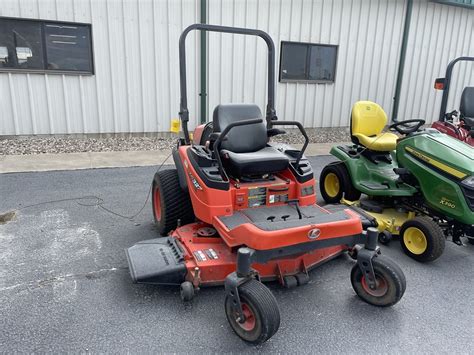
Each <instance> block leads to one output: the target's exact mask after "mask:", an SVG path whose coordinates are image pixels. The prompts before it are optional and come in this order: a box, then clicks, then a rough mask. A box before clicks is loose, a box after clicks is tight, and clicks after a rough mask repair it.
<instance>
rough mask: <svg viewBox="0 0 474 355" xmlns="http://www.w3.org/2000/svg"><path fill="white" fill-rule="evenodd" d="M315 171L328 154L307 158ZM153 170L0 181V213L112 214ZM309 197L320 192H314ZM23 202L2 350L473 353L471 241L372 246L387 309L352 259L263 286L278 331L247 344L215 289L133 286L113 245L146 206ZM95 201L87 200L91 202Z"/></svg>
mask: <svg viewBox="0 0 474 355" xmlns="http://www.w3.org/2000/svg"><path fill="white" fill-rule="evenodd" d="M310 161H311V164H312V166H313V169H314V170H315V176H316V177H318V176H319V174H320V171H321V169H322V167H323V166H325V165H326V164H328V163H329V162H330V161H332V158H331V157H328V156H325V157H324V156H318V157H310ZM155 171H156V166H149V167H136V168H116V169H85V170H77V171H52V172H40V173H21V174H3V175H2V176H0V196H1V198H0V212H5V211H9V210H13V209H16V208H21V207H24V206H25V205H32V204H38V203H44V202H46V201H51V200H63V199H66V198H77V197H83V196H90V195H97V196H98V197H101V198H103V199H104V205H105V206H106V207H108V208H110V209H112V210H113V211H116V212H118V213H121V214H123V215H133V214H134V213H136V212H137V211H138V210H139V209H140V208H141V207H142V206H143V202H144V201H145V198H146V195H147V193H148V191H149V187H150V182H151V180H152V178H153V174H154V173H155ZM316 191H318V190H316ZM80 202H81V203H83V205H79V204H78V203H77V202H75V201H63V202H58V203H47V204H42V205H36V206H34V207H30V208H25V209H22V210H20V211H19V212H18V214H17V216H16V218H15V220H13V221H12V222H9V223H7V224H3V225H2V224H0V244H1V247H0V319H1V322H0V349H1V351H2V352H5V353H25V352H26V353H32V352H36V353H45V352H52V353H87V352H91V353H138V354H142V353H145V354H148V353H153V354H154V353H185V354H194V353H197V354H201V353H238V354H240V353H272V354H273V353H283V354H319V353H321V354H341V353H343V354H434V353H436V354H468V353H472V352H473V349H474V340H473V337H472V335H473V324H474V312H473V311H472V310H473V307H474V298H473V297H472V289H473V282H472V275H473V274H474V245H470V244H467V245H464V246H462V247H460V246H457V245H454V244H453V243H450V242H448V243H447V245H446V250H445V253H444V254H443V255H442V256H441V257H440V258H439V259H438V260H436V261H435V262H433V263H426V264H423V263H418V262H416V261H415V260H413V259H411V258H409V257H408V256H406V255H405V254H404V253H403V251H402V250H401V248H400V243H399V242H398V241H396V240H394V241H393V242H392V243H390V245H388V246H385V245H382V246H381V249H382V253H383V254H384V255H387V256H389V257H391V258H392V259H394V260H396V262H397V263H398V264H399V265H400V267H401V268H402V269H403V271H404V272H405V275H406V277H407V290H406V293H405V296H404V297H403V299H402V300H401V301H400V302H399V303H398V304H396V305H395V306H394V307H390V308H377V307H373V306H370V305H368V304H366V303H364V302H363V301H361V300H360V299H359V298H358V297H357V296H356V295H355V293H354V291H353V290H352V287H351V283H350V279H349V275H350V270H351V267H352V265H353V261H352V260H351V259H350V258H348V257H347V256H343V257H340V258H337V259H335V260H333V261H331V262H329V263H327V264H324V265H322V266H321V267H318V268H316V269H315V270H313V271H312V272H311V273H310V278H311V279H310V282H309V284H308V285H305V286H302V287H297V288H295V289H291V290H286V289H283V288H282V287H280V286H279V285H278V284H276V283H271V284H269V287H270V289H271V290H272V292H273V294H274V295H275V297H276V299H277V301H278V304H279V307H280V312H281V327H280V329H279V331H278V333H277V334H275V336H274V337H273V338H272V339H270V341H268V342H267V343H265V344H263V345H261V346H258V347H254V346H250V345H248V344H246V343H244V342H242V341H241V340H240V339H239V338H237V336H235V335H234V334H233V333H232V330H231V329H230V327H229V325H228V322H227V320H226V317H225V314H224V290H223V287H215V288H207V289H205V288H203V289H202V290H201V292H199V294H198V296H197V297H196V298H195V299H194V300H193V302H191V303H190V304H183V303H182V302H181V300H180V298H179V288H178V287H159V286H152V285H135V284H133V283H132V280H131V278H130V275H129V272H128V270H127V260H126V256H125V252H124V249H125V248H127V247H130V246H131V245H133V244H134V243H136V242H138V241H140V240H145V239H150V238H155V237H156V236H157V232H156V229H155V228H154V225H153V217H152V212H151V211H152V209H151V205H150V201H149V202H148V205H147V206H146V208H145V209H144V210H143V213H142V214H140V215H139V216H138V217H137V218H135V219H134V221H129V220H128V219H124V218H119V217H118V216H115V215H111V214H108V213H106V212H105V211H104V210H102V209H98V208H97V207H95V206H93V205H92V206H89V207H88V206H84V204H89V201H80ZM93 203H94V200H92V201H90V204H93Z"/></svg>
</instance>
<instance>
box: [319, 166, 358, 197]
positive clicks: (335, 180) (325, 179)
mask: <svg viewBox="0 0 474 355" xmlns="http://www.w3.org/2000/svg"><path fill="white" fill-rule="evenodd" d="M319 190H320V191H321V196H322V197H323V199H324V201H326V203H339V202H340V201H341V199H342V197H343V196H344V198H345V199H346V200H349V201H356V200H358V199H359V198H360V195H361V193H360V191H358V190H357V189H356V188H355V187H354V185H352V181H351V177H350V176H349V172H348V171H347V168H346V166H345V165H344V163H343V162H335V163H331V164H329V165H326V166H325V167H324V169H323V171H322V172H321V177H320V180H319Z"/></svg>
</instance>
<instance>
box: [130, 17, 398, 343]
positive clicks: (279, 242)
mask: <svg viewBox="0 0 474 355" xmlns="http://www.w3.org/2000/svg"><path fill="white" fill-rule="evenodd" d="M191 30H204V31H214V32H226V33H233V34H244V35H254V36H259V37H261V38H263V39H264V40H265V42H266V44H267V46H268V103H267V110H266V124H265V122H264V120H263V119H262V114H261V111H260V109H259V107H258V106H256V105H252V104H227V105H218V106H217V107H216V108H215V110H214V115H213V122H212V123H211V122H210V123H207V124H206V125H202V126H200V127H198V128H196V130H195V133H194V138H193V141H191V139H190V135H189V133H188V128H187V123H188V120H189V113H188V108H187V96H186V95H187V94H186V61H185V39H186V36H187V34H188V33H189V32H190V31H191ZM179 59H180V84H181V110H180V118H181V121H182V126H183V133H184V138H180V139H179V140H178V145H177V148H175V149H174V150H173V158H174V162H175V165H176V168H175V169H171V170H164V171H158V172H157V173H156V174H155V177H154V180H153V188H152V190H153V192H152V194H153V213H154V217H155V222H156V226H157V229H158V232H159V233H160V235H162V236H160V237H158V238H155V239H151V240H146V241H142V242H139V243H137V244H135V245H134V246H132V247H131V248H129V249H128V250H127V257H128V262H129V266H130V273H131V276H132V278H133V281H134V282H136V283H149V284H162V285H180V286H181V298H182V299H183V300H184V301H190V300H191V299H192V298H193V297H194V295H195V293H196V291H197V290H199V288H200V287H204V286H215V285H224V286H225V293H226V297H225V302H224V309H225V313H226V315H227V319H228V321H229V323H230V326H231V327H232V329H233V330H234V332H235V333H236V334H237V335H238V336H239V337H241V338H242V339H243V340H245V341H248V342H251V343H255V344H258V343H262V342H264V341H266V340H268V339H269V338H270V337H272V336H273V335H274V334H275V333H276V331H277V330H278V327H279V325H280V312H279V309H278V304H277V302H276V300H275V297H274V296H273V295H272V293H271V292H270V290H269V289H268V288H267V287H266V286H264V284H263V283H262V282H264V281H278V282H279V283H281V284H282V285H283V286H285V287H288V288H290V287H295V286H299V285H304V284H306V283H308V281H309V274H308V273H309V271H310V270H311V269H313V268H314V267H315V266H317V265H320V264H321V263H324V262H326V261H328V260H331V259H332V258H334V257H336V256H338V255H340V254H341V253H344V252H348V253H349V255H350V256H351V257H352V258H353V259H355V260H356V261H357V262H356V263H355V264H354V266H353V267H352V271H351V273H350V279H351V282H352V286H353V288H354V290H355V292H356V294H357V295H358V296H359V297H360V298H362V299H363V300H364V301H366V302H368V303H370V304H373V305H376V306H391V305H393V304H395V303H397V302H398V301H399V300H400V299H401V297H402V296H403V294H404V292H405V287H406V283H405V276H404V274H403V272H402V270H401V269H400V268H399V267H398V266H397V265H396V264H395V263H394V262H393V261H391V260H390V259H389V258H387V257H385V256H382V255H381V254H380V250H379V248H378V247H377V236H378V232H377V230H376V229H369V230H368V231H367V232H364V231H363V228H362V223H361V219H360V217H359V215H357V214H356V213H355V212H353V211H351V210H349V209H346V210H341V211H338V212H334V213H331V212H329V211H327V210H326V209H324V208H322V207H320V206H318V205H317V204H316V195H315V180H314V176H313V171H312V168H311V166H310V164H309V161H308V159H307V158H306V157H305V155H304V151H305V149H306V147H307V145H308V137H307V135H306V132H305V130H304V128H303V126H302V125H301V124H300V123H299V122H294V121H284V122H278V121H277V117H276V112H275V105H274V99H275V48H274V44H273V41H272V39H271V37H270V36H269V35H268V34H267V33H265V32H263V31H260V30H251V29H244V28H233V27H222V26H212V25H203V24H195V25H191V26H189V27H188V28H186V29H185V30H184V32H183V33H182V35H181V37H180V40H179ZM282 125H285V126H290V125H292V126H296V127H298V128H299V130H300V131H301V134H302V135H303V136H304V138H305V140H306V142H305V144H304V146H303V148H302V149H301V150H295V149H293V148H291V147H290V146H288V145H285V144H275V143H270V137H272V136H275V135H277V134H283V133H285V132H284V131H283V130H281V129H279V128H277V127H278V126H282Z"/></svg>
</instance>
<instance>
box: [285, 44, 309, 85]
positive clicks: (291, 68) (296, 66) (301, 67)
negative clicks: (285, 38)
mask: <svg viewBox="0 0 474 355" xmlns="http://www.w3.org/2000/svg"><path fill="white" fill-rule="evenodd" d="M281 50H282V55H281V63H280V65H281V68H280V70H281V79H282V80H285V79H286V80H306V79H307V75H306V72H307V70H306V57H307V54H308V45H306V44H298V43H282V46H281Z"/></svg>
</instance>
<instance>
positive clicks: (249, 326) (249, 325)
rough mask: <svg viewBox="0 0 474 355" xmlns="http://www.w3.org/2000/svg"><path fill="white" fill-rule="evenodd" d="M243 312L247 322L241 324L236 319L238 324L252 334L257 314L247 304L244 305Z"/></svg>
mask: <svg viewBox="0 0 474 355" xmlns="http://www.w3.org/2000/svg"><path fill="white" fill-rule="evenodd" d="M242 312H243V314H244V316H245V322H243V323H241V322H239V321H238V320H237V319H236V323H237V324H238V325H239V327H240V328H242V329H243V330H245V331H246V332H250V331H252V330H253V329H254V328H255V323H256V321H255V314H254V313H253V311H252V309H250V307H249V306H248V305H247V303H242Z"/></svg>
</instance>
